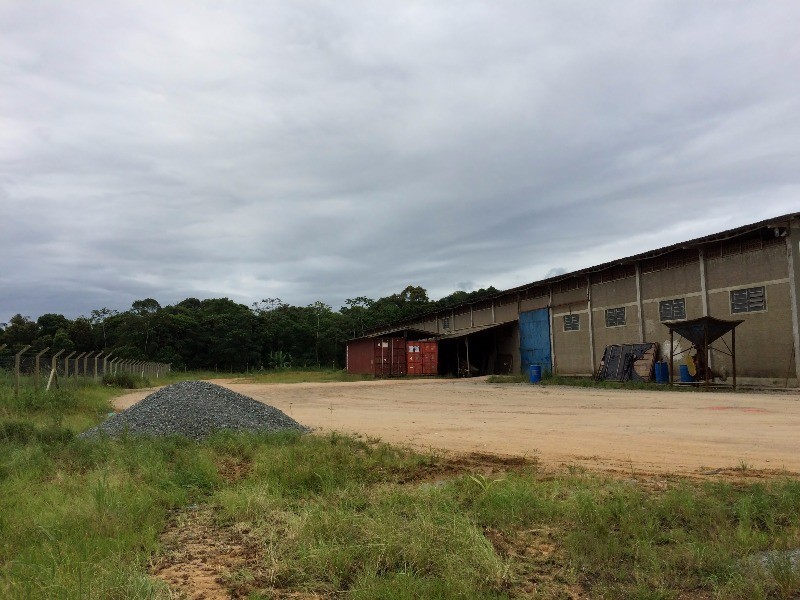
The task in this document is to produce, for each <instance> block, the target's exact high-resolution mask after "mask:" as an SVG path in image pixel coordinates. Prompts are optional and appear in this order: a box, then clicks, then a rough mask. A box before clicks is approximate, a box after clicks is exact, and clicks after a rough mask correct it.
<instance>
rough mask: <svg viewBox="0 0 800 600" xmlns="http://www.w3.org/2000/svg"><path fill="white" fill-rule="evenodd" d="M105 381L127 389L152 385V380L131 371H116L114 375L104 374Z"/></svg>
mask: <svg viewBox="0 0 800 600" xmlns="http://www.w3.org/2000/svg"><path fill="white" fill-rule="evenodd" d="M103 383H104V384H106V385H113V386H114V387H119V388H125V389H127V390H137V389H139V388H146V387H150V386H151V383H150V380H149V379H147V378H146V377H140V376H139V375H132V374H131V373H116V374H114V375H105V376H103Z"/></svg>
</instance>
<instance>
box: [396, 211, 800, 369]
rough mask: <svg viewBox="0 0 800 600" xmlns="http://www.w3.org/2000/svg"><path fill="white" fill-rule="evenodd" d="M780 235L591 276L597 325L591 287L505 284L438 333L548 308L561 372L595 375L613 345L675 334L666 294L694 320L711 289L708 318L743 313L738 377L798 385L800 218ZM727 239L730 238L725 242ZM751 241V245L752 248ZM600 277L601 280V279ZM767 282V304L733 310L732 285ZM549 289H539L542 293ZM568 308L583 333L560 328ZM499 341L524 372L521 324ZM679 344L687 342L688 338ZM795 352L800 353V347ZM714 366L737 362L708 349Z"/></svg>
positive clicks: (431, 323) (430, 324)
mask: <svg viewBox="0 0 800 600" xmlns="http://www.w3.org/2000/svg"><path fill="white" fill-rule="evenodd" d="M782 240H783V241H782ZM782 240H767V241H765V242H764V244H763V247H762V245H761V242H760V241H759V239H758V238H756V239H755V241H753V240H752V239H751V241H750V243H749V244H748V243H745V244H742V245H741V246H739V248H740V249H745V251H737V250H736V245H735V242H736V241H735V240H734V241H733V246H724V247H722V249H720V247H719V246H715V245H713V244H708V245H707V246H706V247H705V248H704V256H705V258H703V259H698V260H696V261H694V256H692V255H691V251H686V252H687V256H688V258H687V259H686V260H689V261H692V262H689V263H688V264H683V265H679V266H669V267H664V268H661V269H660V270H656V271H652V272H641V271H640V276H639V278H638V279H637V277H635V276H633V277H625V278H622V279H617V280H614V281H607V282H603V283H594V284H592V285H591V291H590V294H591V309H592V321H593V328H592V331H591V332H590V330H589V320H590V319H589V302H588V301H587V296H588V295H589V294H588V293H587V289H586V288H585V287H583V288H578V289H572V290H568V291H564V292H558V293H554V294H552V300H551V297H550V295H549V294H544V295H541V296H539V297H536V298H524V295H525V292H524V291H523V292H522V297H521V298H520V296H519V295H518V294H517V293H516V292H509V293H508V294H506V295H505V296H501V297H499V298H497V299H495V300H494V311H492V301H484V302H480V303H476V304H475V305H473V306H472V308H471V310H470V307H469V306H465V307H460V308H459V309H457V310H456V311H455V312H454V313H447V312H443V313H440V315H439V317H440V321H439V331H440V332H444V331H445V330H444V329H442V328H441V317H444V316H449V317H451V327H450V329H449V331H451V332H452V331H464V332H467V331H469V330H470V329H471V328H473V327H475V328H477V327H485V326H487V325H491V324H493V323H503V322H508V321H515V320H518V318H519V312H520V311H529V310H536V309H540V308H546V307H550V308H551V329H552V336H553V351H554V352H553V354H554V369H555V371H556V372H557V373H559V374H589V373H592V372H593V371H594V368H595V367H596V366H597V364H598V363H599V361H600V358H601V357H602V355H603V351H604V349H605V347H606V346H607V345H610V344H620V343H635V342H642V341H647V342H659V343H662V342H664V341H666V340H668V339H669V330H668V329H667V327H666V326H664V324H663V323H662V322H661V319H660V314H659V303H660V302H661V301H663V300H673V299H678V298H682V299H684V301H685V307H686V318H687V319H694V318H697V317H701V316H703V315H704V313H705V312H706V311H704V294H705V295H706V296H707V299H708V310H707V313H708V314H709V315H710V316H714V317H718V318H721V319H742V320H744V323H743V324H742V325H740V326H739V328H738V329H737V370H738V374H739V376H740V377H743V378H748V377H752V378H768V379H772V380H773V381H774V382H778V380H782V382H785V379H786V376H787V374H788V376H789V378H790V380H791V382H792V383H794V382H795V381H796V378H797V372H798V365H800V357H795V358H793V357H792V349H793V346H795V345H800V331H798V329H800V325H798V322H797V313H798V312H800V294H799V293H798V292H797V284H798V281H800V222H797V221H796V222H795V223H794V226H793V227H792V228H791V229H790V231H789V235H788V236H787V237H786V238H782ZM724 243H725V244H727V243H728V241H725V242H724ZM748 247H749V248H751V249H749V250H747V248H748ZM790 250H791V251H792V252H790ZM698 256H699V254H698ZM673 264H674V263H673ZM703 264H705V290H704V287H703V277H702V268H703ZM790 264H791V265H792V268H791V269H790ZM652 265H653V263H652V262H649V263H644V262H643V263H641V265H640V266H641V267H642V268H652ZM609 273H611V271H609ZM598 279H599V280H602V277H600V278H598ZM598 279H593V280H595V281H597V280H598ZM762 285H763V286H764V288H765V291H766V298H767V310H766V311H762V312H751V313H740V314H732V313H731V306H730V292H731V290H735V289H741V288H748V287H757V286H762ZM792 286H794V287H792ZM637 288H638V289H637ZM546 289H547V288H546V287H543V288H542V291H545V290H546ZM637 292H639V293H637ZM623 306H624V307H625V311H626V323H625V325H624V326H616V327H606V319H605V316H606V310H607V309H609V308H617V307H623ZM640 306H641V316H640ZM793 306H794V307H795V308H794V310H793ZM493 312H494V314H493ZM570 313H572V314H578V315H580V328H579V330H578V331H564V321H563V317H564V315H565V314H570ZM436 325H437V323H436V320H435V318H428V319H426V320H424V321H420V322H419V323H416V324H412V325H410V326H412V327H417V328H420V329H425V330H427V331H433V332H435V331H437V327H436ZM729 338H730V336H726V338H725V341H727V342H728V343H730V342H729ZM590 339H591V340H592V343H590ZM493 343H495V344H496V351H497V352H499V353H503V354H511V355H512V356H513V357H514V368H515V370H518V369H519V368H520V361H519V358H520V356H519V326H518V324H515V325H514V327H513V328H512V329H509V328H501V329H499V330H498V335H497V336H496V338H495V342H493ZM683 344H684V345H685V344H686V342H685V341H683ZM592 345H593V351H594V364H592V348H591V346H592ZM722 347H724V344H723V345H722ZM798 351H799V352H800V348H798ZM711 364H712V367H713V368H714V369H715V370H719V369H720V368H721V367H725V368H727V369H728V370H729V371H730V370H731V364H730V359H729V358H726V357H722V356H721V355H719V354H713V355H712V363H711Z"/></svg>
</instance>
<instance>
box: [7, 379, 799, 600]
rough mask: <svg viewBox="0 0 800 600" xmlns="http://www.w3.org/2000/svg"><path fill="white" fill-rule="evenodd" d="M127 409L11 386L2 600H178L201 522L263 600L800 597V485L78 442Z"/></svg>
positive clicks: (346, 446)
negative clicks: (181, 534) (177, 531)
mask: <svg viewBox="0 0 800 600" xmlns="http://www.w3.org/2000/svg"><path fill="white" fill-rule="evenodd" d="M118 391H119V390H116V391H115V390H113V389H112V388H108V387H106V386H99V385H98V386H92V385H86V386H83V387H75V388H69V389H63V390H61V391H59V392H57V393H51V394H44V393H43V392H41V391H38V392H37V391H35V390H32V389H26V390H23V393H21V394H20V395H19V397H15V396H14V394H13V393H12V390H11V389H10V388H9V386H8V385H5V386H3V385H0V597H2V598H76V599H77V598H156V599H158V598H168V597H170V594H171V592H170V591H169V590H167V589H166V588H165V586H164V584H163V583H161V582H159V581H157V580H155V579H153V578H151V577H150V576H148V565H149V564H150V562H151V561H152V560H153V558H154V557H156V556H158V554H159V552H161V549H160V547H159V533H160V532H161V531H162V530H163V529H164V527H165V525H166V522H167V520H168V518H169V517H170V515H175V514H180V513H181V512H183V511H185V510H187V506H188V505H192V504H202V505H203V506H205V507H207V509H208V510H210V511H211V512H212V513H213V516H214V518H213V519H212V525H213V526H214V527H219V528H224V527H232V528H233V530H235V531H245V530H247V531H249V532H250V533H249V535H250V536H252V537H253V538H254V539H255V540H256V541H257V543H256V544H255V547H257V548H259V555H258V557H256V558H254V559H253V560H254V561H256V562H255V563H252V564H250V565H249V566H250V568H252V570H253V573H251V574H250V575H249V576H246V577H245V576H244V575H243V576H242V577H241V581H246V582H248V583H247V584H246V586H245V587H246V590H245V592H246V593H249V594H250V597H251V598H270V597H273V596H274V595H276V590H278V591H280V593H281V594H284V593H285V594H288V595H291V594H295V595H302V594H305V593H308V594H322V595H327V596H330V597H345V598H353V599H359V600H367V599H379V598H380V599H385V598H388V599H411V598H442V599H444V598H465V599H467V598H485V599H500V598H517V597H542V598H557V597H568V596H569V594H570V593H572V592H574V591H575V590H583V592H584V593H585V594H588V596H589V597H597V598H611V599H614V598H619V599H622V598H684V597H685V598H689V597H699V598H711V597H714V598H730V599H742V600H744V599H751V598H754V599H767V598H794V597H797V595H798V594H800V570H798V568H797V567H796V566H795V565H794V564H793V563H792V562H791V560H790V558H789V555H788V554H782V553H781V552H782V551H784V550H791V549H796V548H800V482H798V481H797V480H795V479H790V478H785V479H777V480H772V481H764V482H760V483H755V484H752V483H742V482H727V483H726V482H701V483H698V482H692V481H680V480H676V479H669V480H665V481H660V482H657V483H658V485H656V486H650V485H647V482H644V485H642V484H640V483H639V482H637V481H634V480H624V481H621V480H618V479H613V478H608V477H604V476H600V475H593V474H591V473H586V472H579V471H576V470H568V469H567V470H564V471H560V472H556V473H551V472H542V471H541V470H540V469H539V468H537V465H535V464H529V465H525V466H519V467H515V469H514V470H513V471H512V472H499V473H498V472H494V473H491V474H484V473H478V472H471V471H464V470H463V467H459V466H458V465H457V463H454V464H449V463H447V461H445V460H444V459H442V458H441V457H436V456H428V455H423V454H415V453H410V452H407V451H404V450H399V449H397V448H394V447H391V446H389V445H386V444H383V443H372V442H364V441H360V440H357V439H354V438H351V437H345V436H341V435H337V434H330V435H327V436H324V437H323V436H313V435H312V436H309V435H301V434H297V433H285V434H278V435H259V434H232V433H226V432H223V433H219V434H217V435H215V436H213V437H212V438H210V439H208V440H207V441H205V442H203V443H195V442H191V441H188V440H186V439H184V438H180V437H172V438H167V439H158V440H154V439H138V438H122V439H119V440H111V439H103V438H101V439H96V440H92V441H88V440H83V439H80V438H79V437H76V433H78V432H79V431H81V430H82V429H83V428H85V427H88V426H90V425H92V424H95V423H96V422H98V421H99V420H101V419H102V418H104V417H105V415H106V413H107V411H108V399H109V397H110V396H111V395H112V394H114V393H118ZM231 463H235V464H238V465H241V466H242V469H241V471H240V473H239V475H240V477H239V478H238V479H237V480H236V481H230V479H229V478H226V477H228V473H227V472H226V470H225V466H226V465H229V464H231ZM209 535H214V532H213V531H210V532H209ZM764 552H771V554H769V555H768V556H770V557H771V558H770V559H769V560H763V559H759V558H758V557H760V556H761V557H763V556H765V555H764V554H763V553H764ZM241 581H240V582H239V585H240V586H241V585H242V584H241ZM241 589H242V588H241V587H240V588H239V591H241Z"/></svg>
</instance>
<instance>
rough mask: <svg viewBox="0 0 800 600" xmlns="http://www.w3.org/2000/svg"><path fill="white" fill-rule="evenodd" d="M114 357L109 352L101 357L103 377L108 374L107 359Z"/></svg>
mask: <svg viewBox="0 0 800 600" xmlns="http://www.w3.org/2000/svg"><path fill="white" fill-rule="evenodd" d="M113 355H114V353H113V352H109V353H108V354H106V355H105V356H104V357H103V377H105V376H106V375H107V374H108V359H109V358H111V357H112V356H113Z"/></svg>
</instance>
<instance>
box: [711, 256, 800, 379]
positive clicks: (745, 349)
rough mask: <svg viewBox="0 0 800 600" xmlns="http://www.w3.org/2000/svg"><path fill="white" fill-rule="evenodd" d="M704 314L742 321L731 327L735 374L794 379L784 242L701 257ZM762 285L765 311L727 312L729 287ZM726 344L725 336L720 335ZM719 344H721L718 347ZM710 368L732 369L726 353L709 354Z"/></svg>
mask: <svg viewBox="0 0 800 600" xmlns="http://www.w3.org/2000/svg"><path fill="white" fill-rule="evenodd" d="M706 272H707V281H708V287H709V290H708V302H709V312H710V314H711V315H712V316H715V317H719V318H721V319H742V320H743V321H744V323H742V324H741V325H739V327H738V328H737V329H736V367H737V371H738V374H739V376H740V377H758V378H773V379H780V378H781V377H783V379H784V382H785V378H786V377H787V376H788V377H790V378H791V379H794V378H795V377H796V373H795V365H794V364H793V362H794V361H793V358H792V346H793V342H794V340H793V334H792V304H791V294H790V287H789V262H788V257H787V253H786V246H785V244H778V245H772V246H770V247H768V248H765V249H764V250H760V251H751V252H743V253H741V254H734V255H731V256H724V257H721V258H715V259H708V260H707V261H706ZM758 286H764V290H765V293H766V307H767V308H766V310H764V311H758V312H750V313H736V314H734V313H732V312H731V299H730V293H731V291H732V290H736V289H741V288H751V287H758ZM725 341H727V342H728V344H730V336H725ZM723 347H724V346H723ZM712 361H713V362H712V364H713V367H714V369H715V370H719V368H720V367H723V366H724V367H725V368H726V369H727V370H728V371H729V372H730V370H731V368H732V365H731V359H730V358H729V357H727V356H720V355H718V354H715V355H713V358H712Z"/></svg>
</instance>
